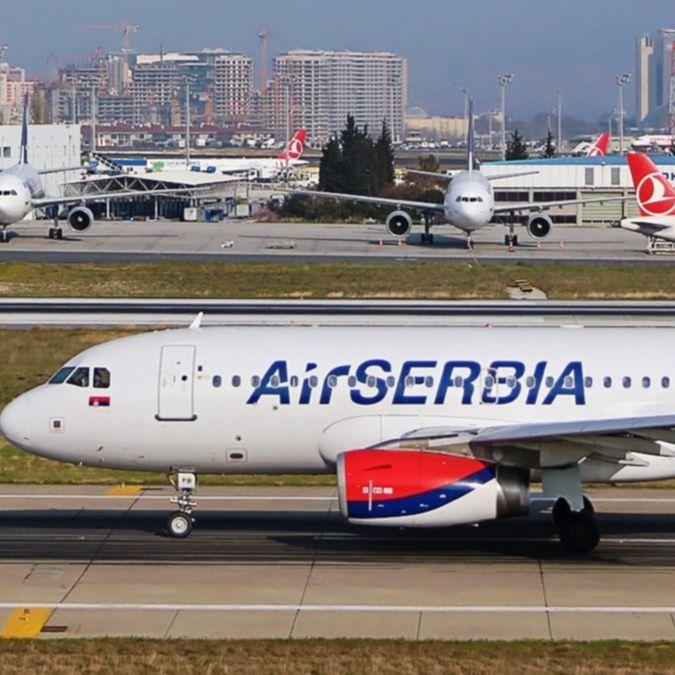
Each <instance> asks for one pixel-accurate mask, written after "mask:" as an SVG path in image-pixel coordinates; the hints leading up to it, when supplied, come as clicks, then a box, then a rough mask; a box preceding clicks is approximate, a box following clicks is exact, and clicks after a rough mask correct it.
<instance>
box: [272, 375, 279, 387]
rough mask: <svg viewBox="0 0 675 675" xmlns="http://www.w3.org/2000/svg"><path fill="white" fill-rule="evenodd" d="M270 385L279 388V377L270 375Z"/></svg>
mask: <svg viewBox="0 0 675 675" xmlns="http://www.w3.org/2000/svg"><path fill="white" fill-rule="evenodd" d="M270 384H271V385H272V386H273V387H278V386H279V376H278V375H272V377H270Z"/></svg>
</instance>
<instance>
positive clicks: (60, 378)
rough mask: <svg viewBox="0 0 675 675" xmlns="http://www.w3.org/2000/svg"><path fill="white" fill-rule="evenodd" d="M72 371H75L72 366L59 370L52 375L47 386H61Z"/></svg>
mask: <svg viewBox="0 0 675 675" xmlns="http://www.w3.org/2000/svg"><path fill="white" fill-rule="evenodd" d="M73 370H75V368H73V367H72V366H66V367H65V368H61V369H60V370H58V371H57V372H56V373H54V375H52V377H51V379H50V380H49V384H63V383H64V382H65V381H66V378H67V377H68V375H70V374H71V373H72V372H73Z"/></svg>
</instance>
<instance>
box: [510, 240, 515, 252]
mask: <svg viewBox="0 0 675 675" xmlns="http://www.w3.org/2000/svg"><path fill="white" fill-rule="evenodd" d="M515 250H516V249H515V248H514V247H513V242H512V243H510V244H509V253H514V252H515Z"/></svg>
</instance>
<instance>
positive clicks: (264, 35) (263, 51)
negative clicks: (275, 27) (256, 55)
mask: <svg viewBox="0 0 675 675" xmlns="http://www.w3.org/2000/svg"><path fill="white" fill-rule="evenodd" d="M276 35H279V33H271V32H270V31H268V30H267V28H263V29H262V30H261V31H260V32H259V33H258V40H260V64H259V68H260V71H259V77H260V82H259V83H258V86H259V87H260V92H261V93H262V92H263V91H264V90H265V85H266V84H267V80H268V73H267V44H268V42H269V39H270V38H271V37H275V36H276Z"/></svg>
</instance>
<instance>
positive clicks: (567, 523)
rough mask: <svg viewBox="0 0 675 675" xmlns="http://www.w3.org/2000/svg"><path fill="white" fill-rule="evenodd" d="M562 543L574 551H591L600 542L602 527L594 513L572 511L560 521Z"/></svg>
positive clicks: (559, 529) (559, 533) (559, 528)
mask: <svg viewBox="0 0 675 675" xmlns="http://www.w3.org/2000/svg"><path fill="white" fill-rule="evenodd" d="M558 535H559V537H560V541H561V542H562V545H563V546H564V547H565V548H566V549H567V550H568V551H570V552H572V553H590V552H591V551H592V550H593V549H594V548H595V547H596V546H597V545H598V543H599V542H600V528H599V527H598V521H597V520H596V519H595V515H594V514H593V513H589V512H588V511H578V512H575V511H570V513H568V514H567V515H564V516H563V517H562V518H561V520H560V522H559V523H558Z"/></svg>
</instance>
